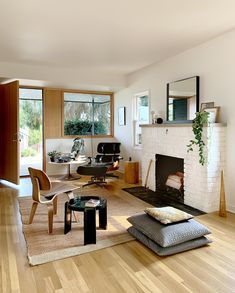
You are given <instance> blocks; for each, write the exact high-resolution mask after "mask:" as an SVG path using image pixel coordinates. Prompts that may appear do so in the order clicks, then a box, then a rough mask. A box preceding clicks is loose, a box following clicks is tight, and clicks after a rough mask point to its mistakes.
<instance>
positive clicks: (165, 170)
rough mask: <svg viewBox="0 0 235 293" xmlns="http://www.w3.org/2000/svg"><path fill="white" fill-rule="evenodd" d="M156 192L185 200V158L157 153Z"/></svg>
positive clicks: (181, 200) (174, 198) (180, 200)
mask: <svg viewBox="0 0 235 293" xmlns="http://www.w3.org/2000/svg"><path fill="white" fill-rule="evenodd" d="M155 159H156V160H155V178H156V193H160V194H161V196H164V197H168V198H171V199H173V200H177V201H179V202H182V203H183V202H184V159H182V158H177V157H171V156H165V155H160V154H156V156H155Z"/></svg>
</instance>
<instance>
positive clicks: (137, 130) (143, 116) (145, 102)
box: [134, 91, 149, 146]
mask: <svg viewBox="0 0 235 293" xmlns="http://www.w3.org/2000/svg"><path fill="white" fill-rule="evenodd" d="M140 124H149V93H148V92H147V91H146V92H143V93H139V94H136V95H135V96H134V144H135V146H140V145H141V127H140Z"/></svg>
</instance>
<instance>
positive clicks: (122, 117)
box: [118, 107, 126, 126]
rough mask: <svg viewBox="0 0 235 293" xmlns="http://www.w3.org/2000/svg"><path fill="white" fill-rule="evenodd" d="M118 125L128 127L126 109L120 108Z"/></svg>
mask: <svg viewBox="0 0 235 293" xmlns="http://www.w3.org/2000/svg"><path fill="white" fill-rule="evenodd" d="M118 125H119V126H124V125H126V107H120V108H118Z"/></svg>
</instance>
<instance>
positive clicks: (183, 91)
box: [167, 76, 199, 123]
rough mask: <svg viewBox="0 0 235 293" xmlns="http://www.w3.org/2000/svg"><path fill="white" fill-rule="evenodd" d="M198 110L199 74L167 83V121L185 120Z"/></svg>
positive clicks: (193, 115) (190, 118)
mask: <svg viewBox="0 0 235 293" xmlns="http://www.w3.org/2000/svg"><path fill="white" fill-rule="evenodd" d="M198 111H199V76H194V77H190V78H186V79H182V80H177V81H174V82H170V83H168V84H167V121H169V122H176V123H180V122H187V121H192V120H193V119H194V118H195V113H196V112H198Z"/></svg>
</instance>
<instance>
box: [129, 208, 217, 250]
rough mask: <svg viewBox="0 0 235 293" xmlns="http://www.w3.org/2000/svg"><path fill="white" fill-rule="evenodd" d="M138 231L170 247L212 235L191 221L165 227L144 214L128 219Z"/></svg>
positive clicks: (161, 244) (200, 225)
mask: <svg viewBox="0 0 235 293" xmlns="http://www.w3.org/2000/svg"><path fill="white" fill-rule="evenodd" d="M127 220H128V221H129V222H130V223H131V224H132V225H133V226H134V227H135V228H136V229H137V230H139V231H140V232H142V233H143V234H145V235H146V236H147V237H149V238H150V239H152V240H153V241H154V242H156V243H158V244H159V245H160V246H162V247H169V246H173V245H176V244H179V243H183V242H186V241H189V240H192V239H196V238H199V237H201V236H204V235H207V234H210V233H211V232H210V230H209V229H208V228H207V227H205V226H203V225H202V224H200V223H198V222H197V221H195V220H193V219H191V220H188V221H185V222H181V223H175V224H170V225H163V224H161V223H160V222H158V221H157V220H155V219H153V218H152V217H150V216H148V215H146V214H145V213H144V212H143V213H139V214H136V215H133V216H131V217H129V218H128V219H127Z"/></svg>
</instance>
